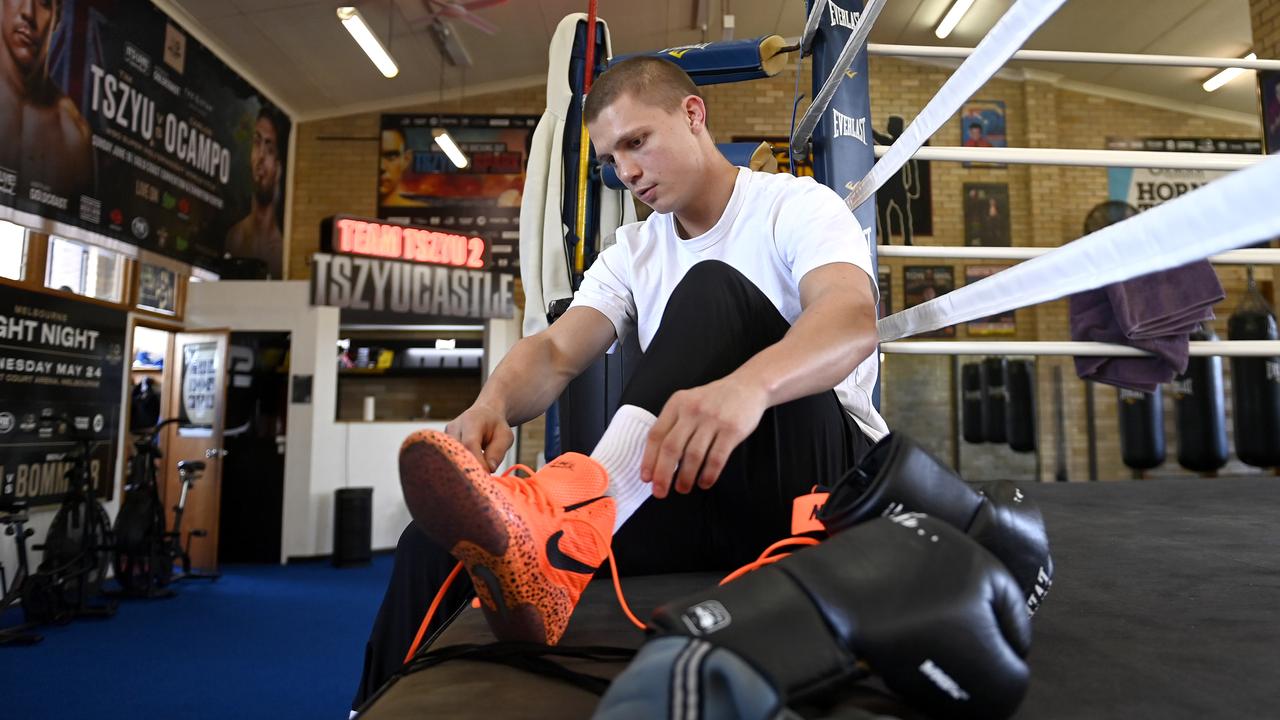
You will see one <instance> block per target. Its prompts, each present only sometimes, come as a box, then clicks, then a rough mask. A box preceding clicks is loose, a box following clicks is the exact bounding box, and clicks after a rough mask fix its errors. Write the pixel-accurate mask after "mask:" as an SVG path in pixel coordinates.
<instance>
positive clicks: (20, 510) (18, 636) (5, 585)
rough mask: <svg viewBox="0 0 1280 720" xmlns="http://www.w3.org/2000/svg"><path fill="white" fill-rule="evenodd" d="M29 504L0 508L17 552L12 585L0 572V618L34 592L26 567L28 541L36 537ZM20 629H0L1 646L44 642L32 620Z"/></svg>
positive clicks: (14, 627) (1, 569) (4, 524)
mask: <svg viewBox="0 0 1280 720" xmlns="http://www.w3.org/2000/svg"><path fill="white" fill-rule="evenodd" d="M26 524H27V504H26V503H25V502H21V501H16V502H13V503H10V504H7V505H5V506H3V507H0V525H3V526H4V534H5V535H7V536H10V537H12V538H14V543H15V544H16V545H17V549H18V569H17V571H16V572H15V573H14V574H13V583H12V584H10V583H9V582H8V581H7V578H5V577H4V574H3V568H0V614H3V613H4V611H6V610H8V609H9V608H11V607H13V606H14V605H16V604H17V603H18V601H19V600H21V599H22V597H23V594H24V593H30V592H32V589H33V588H32V586H31V585H30V583H29V578H30V566H29V565H28V564H27V538H29V537H31V536H32V535H34V534H35V530H32V529H30V528H28V527H27V526H26ZM23 620H24V622H23V623H22V624H20V625H15V626H13V627H7V628H3V629H0V645H34V644H36V643H38V642H40V641H41V640H43V639H44V638H43V637H42V636H40V635H38V634H36V633H33V632H31V628H33V627H35V626H36V625H37V623H35V622H32V621H31V619H30V618H29V617H24V618H23Z"/></svg>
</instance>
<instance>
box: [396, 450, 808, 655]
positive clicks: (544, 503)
mask: <svg viewBox="0 0 1280 720" xmlns="http://www.w3.org/2000/svg"><path fill="white" fill-rule="evenodd" d="M517 470H521V471H524V472H525V473H527V474H528V475H530V476H532V475H533V470H532V469H530V468H529V467H528V466H525V465H512V466H511V467H510V468H508V469H507V470H506V472H504V473H503V474H502V475H500V476H495V479H497V480H500V481H504V482H503V484H504V485H506V486H508V487H510V488H512V489H514V490H515V491H516V492H517V493H518V494H519V495H520V496H521V497H524V498H526V499H528V500H530V501H531V502H534V503H535V504H537V505H538V506H539V507H540V508H543V509H546V510H548V511H549V512H552V513H557V514H559V513H562V512H563V510H561V509H560V508H559V507H557V506H556V505H555V504H554V503H553V502H551V500H550V499H549V498H548V497H547V495H546V493H545V491H543V489H542V488H541V487H540V486H538V485H536V484H535V483H531V482H528V479H527V478H521V477H519V476H517V475H516V474H515V472H516V471H517ZM512 481H514V482H512ZM588 527H590V528H591V531H592V532H594V533H595V534H596V538H597V539H598V540H600V542H601V543H603V544H604V546H605V547H606V548H607V549H608V558H609V571H610V575H612V576H613V591H614V593H615V594H616V595H617V597H618V607H620V608H622V612H623V614H624V615H626V616H627V620H629V621H630V622H631V624H632V625H634V626H636V628H638V629H640V630H642V631H643V630H645V629H646V628H647V627H648V626H647V625H645V624H644V623H643V622H641V621H640V619H639V618H638V617H636V615H635V613H634V612H632V611H631V606H630V605H629V604H628V603H627V598H626V595H625V594H624V593H623V591H622V581H621V580H620V579H619V576H618V562H617V561H616V560H615V559H614V557H613V544H612V542H611V538H608V537H605V536H604V534H603V533H601V532H600V530H599V529H597V528H596V527H595V526H594V525H588ZM821 542H822V541H821V540H819V539H817V538H813V537H808V536H805V535H795V536H792V537H788V538H783V539H782V540H779V541H777V542H775V543H773V544H772V545H770V546H769V547H767V548H765V549H764V551H763V552H761V553H760V556H759V557H758V558H756V559H755V560H753V561H752V562H749V563H747V564H746V565H743V566H742V567H740V568H738V569H737V570H734V571H733V572H731V573H729V574H728V575H726V576H725V577H724V579H722V580H721V581H720V585H724V584H725V583H728V582H732V581H733V580H736V579H738V578H740V577H742V576H743V575H746V574H747V573H749V572H752V571H754V570H758V569H759V568H762V567H765V566H766V565H772V564H773V563H776V562H778V561H780V560H783V559H785V558H787V557H789V556H790V555H791V552H781V550H783V549H785V548H791V547H808V546H812V545H817V544H819V543H821ZM461 571H462V563H458V564H457V565H456V566H454V568H453V570H452V571H451V572H450V573H449V576H448V577H447V578H446V579H445V581H444V585H442V586H441V587H440V590H439V591H438V592H437V593H436V596H435V599H433V600H432V601H431V607H430V608H428V609H427V614H426V616H425V617H423V618H422V624H421V625H420V626H418V633H417V635H415V636H414V638H413V643H412V645H410V646H409V652H408V653H407V654H406V655H405V657H404V661H405V662H406V663H407V662H409V661H410V660H412V659H413V656H414V655H415V654H416V653H417V652H418V647H419V645H421V643H422V638H423V636H424V635H425V634H426V632H427V626H429V625H430V624H431V619H432V618H433V617H435V614H436V611H437V610H438V609H439V607H440V603H441V601H442V600H443V598H444V594H445V593H446V592H448V590H449V587H450V586H451V585H453V582H454V580H456V579H457V577H458V574H459V573H460V572H461ZM471 606H472V607H473V608H479V607H480V599H479V598H474V597H473V598H472V599H471Z"/></svg>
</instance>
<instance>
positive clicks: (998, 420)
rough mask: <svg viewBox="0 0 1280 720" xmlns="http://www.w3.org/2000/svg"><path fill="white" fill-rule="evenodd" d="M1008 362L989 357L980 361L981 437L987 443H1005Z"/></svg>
mask: <svg viewBox="0 0 1280 720" xmlns="http://www.w3.org/2000/svg"><path fill="white" fill-rule="evenodd" d="M1007 365H1008V361H1007V360H1006V359H1005V358H1002V357H989V358H987V359H985V360H983V361H982V436H983V437H985V438H986V439H987V442H995V443H1002V442H1005V424H1006V423H1005V413H1006V412H1007V410H1006V408H1005V405H1006V403H1007V398H1006V395H1005V374H1006V372H1005V369H1006V366H1007Z"/></svg>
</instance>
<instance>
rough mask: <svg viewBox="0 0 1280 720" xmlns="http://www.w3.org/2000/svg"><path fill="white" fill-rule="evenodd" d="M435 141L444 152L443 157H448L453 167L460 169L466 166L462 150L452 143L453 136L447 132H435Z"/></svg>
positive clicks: (465, 157) (465, 158)
mask: <svg viewBox="0 0 1280 720" xmlns="http://www.w3.org/2000/svg"><path fill="white" fill-rule="evenodd" d="M435 140H436V145H439V146H440V149H441V150H443V151H444V154H445V155H448V156H449V159H450V160H451V161H453V164H454V165H457V166H458V167H460V168H464V167H466V166H467V156H466V155H463V154H462V150H461V149H460V148H459V147H458V144H457V143H455V142H454V141H453V136H452V135H450V134H449V132H448V131H447V130H437V131H436V132H435Z"/></svg>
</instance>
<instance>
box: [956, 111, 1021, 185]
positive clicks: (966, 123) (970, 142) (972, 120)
mask: <svg viewBox="0 0 1280 720" xmlns="http://www.w3.org/2000/svg"><path fill="white" fill-rule="evenodd" d="M960 144H961V145H963V146H965V147H998V148H1002V147H1008V146H1009V141H1008V138H1007V137H1006V135H1005V105H1004V101H1003V100H970V101H968V102H966V103H965V104H964V105H962V106H960ZM964 167H993V168H1002V167H1004V165H1003V164H1001V163H964Z"/></svg>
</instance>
